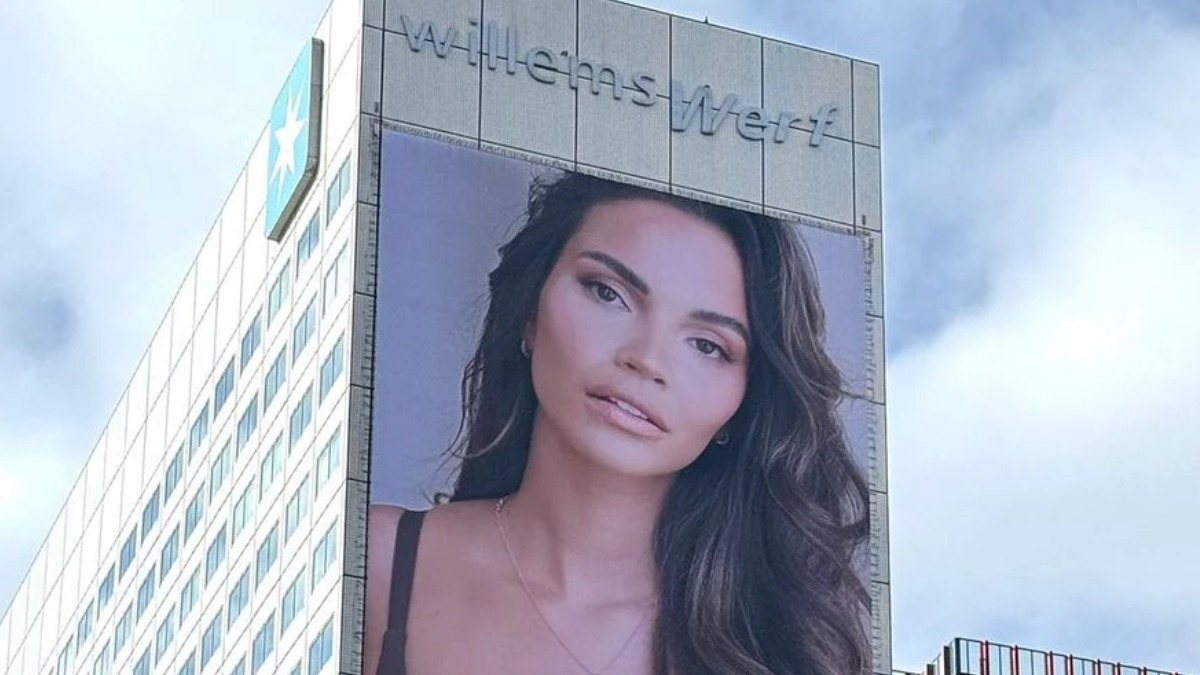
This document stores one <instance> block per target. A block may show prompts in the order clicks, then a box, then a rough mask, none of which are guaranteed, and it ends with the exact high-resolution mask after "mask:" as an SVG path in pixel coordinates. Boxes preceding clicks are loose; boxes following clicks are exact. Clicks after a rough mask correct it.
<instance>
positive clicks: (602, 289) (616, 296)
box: [583, 280, 627, 307]
mask: <svg viewBox="0 0 1200 675" xmlns="http://www.w3.org/2000/svg"><path fill="white" fill-rule="evenodd" d="M583 285H584V286H585V287H586V288H587V289H588V290H589V291H591V293H592V295H594V296H596V299H597V300H599V301H600V302H603V303H605V304H607V305H612V304H620V305H621V306H622V307H627V305H626V304H625V300H624V299H622V298H621V294H620V293H618V292H617V291H616V290H614V289H613V287H612V286H609V285H608V284H606V283H604V282H603V281H595V280H592V281H585V282H583Z"/></svg>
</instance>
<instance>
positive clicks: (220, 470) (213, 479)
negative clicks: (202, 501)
mask: <svg viewBox="0 0 1200 675" xmlns="http://www.w3.org/2000/svg"><path fill="white" fill-rule="evenodd" d="M232 468H233V457H232V452H231V450H230V447H229V441H225V445H224V446H222V447H221V452H219V453H217V458H216V459H214V460H213V463H212V466H211V467H209V469H208V501H209V503H210V504H211V503H213V502H214V501H216V499H215V497H216V496H217V493H218V492H220V491H221V486H222V485H224V484H225V479H226V478H228V477H229V471H230V469H232Z"/></svg>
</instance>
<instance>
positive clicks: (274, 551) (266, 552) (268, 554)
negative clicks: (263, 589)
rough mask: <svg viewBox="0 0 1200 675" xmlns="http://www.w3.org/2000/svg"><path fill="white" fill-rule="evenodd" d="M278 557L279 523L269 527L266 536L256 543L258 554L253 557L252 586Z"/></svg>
mask: <svg viewBox="0 0 1200 675" xmlns="http://www.w3.org/2000/svg"><path fill="white" fill-rule="evenodd" d="M278 558H279V525H276V526H275V527H272V528H271V531H270V532H268V533H267V536H266V538H264V539H263V541H262V543H261V544H259V545H258V554H257V555H256V556H255V558H254V586H255V587H256V588H257V587H258V586H259V585H260V584H262V581H263V579H264V578H266V576H267V574H268V573H269V572H270V571H271V568H273V567H274V566H275V561H276V560H277V559H278Z"/></svg>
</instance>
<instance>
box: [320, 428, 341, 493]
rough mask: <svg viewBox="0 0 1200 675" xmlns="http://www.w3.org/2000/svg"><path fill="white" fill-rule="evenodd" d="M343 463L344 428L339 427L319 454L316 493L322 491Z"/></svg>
mask: <svg viewBox="0 0 1200 675" xmlns="http://www.w3.org/2000/svg"><path fill="white" fill-rule="evenodd" d="M341 463H342V428H341V427H340V426H339V427H337V428H336V429H334V430H333V433H332V434H330V435H329V440H327V441H325V445H324V446H323V447H322V448H321V452H320V453H318V454H317V478H316V486H315V491H320V490H321V486H323V485H325V482H326V481H328V480H329V478H330V476H332V475H333V472H334V471H335V470H336V469H338V468H339V467H340V466H341Z"/></svg>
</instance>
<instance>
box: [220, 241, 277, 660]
mask: <svg viewBox="0 0 1200 675" xmlns="http://www.w3.org/2000/svg"><path fill="white" fill-rule="evenodd" d="M291 289H292V261H290V260H286V261H284V263H283V267H282V268H281V269H280V270H279V274H277V275H276V276H275V281H273V282H271V290H270V292H269V293H268V294H267V325H268V326H270V325H271V324H273V323H274V322H275V319H276V317H278V316H279V313H280V312H281V311H283V305H284V303H285V302H287V300H288V296H289V295H290V294H291ZM202 669H203V667H202Z"/></svg>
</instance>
